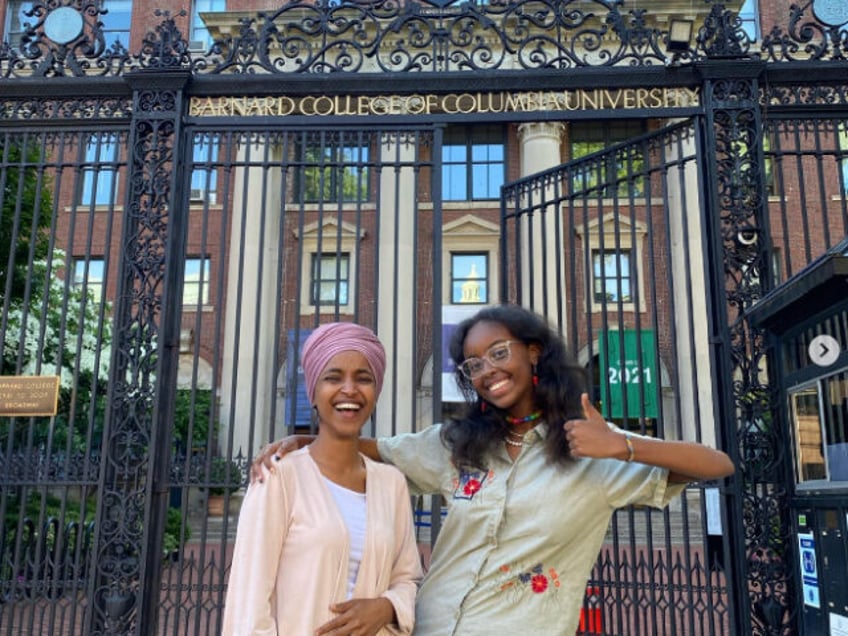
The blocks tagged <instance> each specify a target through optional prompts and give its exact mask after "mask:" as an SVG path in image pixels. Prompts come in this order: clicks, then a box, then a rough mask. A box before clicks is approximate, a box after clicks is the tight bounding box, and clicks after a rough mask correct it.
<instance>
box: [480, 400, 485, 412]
mask: <svg viewBox="0 0 848 636" xmlns="http://www.w3.org/2000/svg"><path fill="white" fill-rule="evenodd" d="M480 412H481V413H485V412H486V403H485V402H483V401H482V400H480Z"/></svg>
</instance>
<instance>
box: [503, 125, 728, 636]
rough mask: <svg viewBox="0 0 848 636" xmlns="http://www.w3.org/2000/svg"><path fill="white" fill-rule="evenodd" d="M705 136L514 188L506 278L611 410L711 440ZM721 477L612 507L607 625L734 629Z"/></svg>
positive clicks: (656, 630)
mask: <svg viewBox="0 0 848 636" xmlns="http://www.w3.org/2000/svg"><path fill="white" fill-rule="evenodd" d="M700 135H701V130H700V128H699V127H698V125H697V121H695V120H689V121H686V122H683V123H679V124H676V125H674V126H672V127H669V128H665V129H662V130H659V131H657V132H653V133H649V134H647V135H644V136H642V137H639V138H636V139H634V140H632V141H629V142H627V143H624V144H620V145H618V146H615V147H611V148H609V149H606V150H603V151H600V152H597V153H595V154H593V155H590V156H587V157H585V158H581V159H577V160H574V161H571V162H568V163H566V164H564V165H562V166H560V167H558V168H555V169H551V170H548V171H546V172H543V173H540V174H537V175H532V176H529V177H526V178H523V179H521V180H519V181H517V182H515V183H512V184H509V185H508V186H506V187H505V188H504V214H503V216H504V220H505V223H504V232H503V245H504V248H503V254H504V258H503V279H504V280H505V281H507V282H508V284H507V285H505V287H506V298H507V299H508V300H509V301H511V302H518V303H521V304H523V305H528V306H531V307H535V308H536V309H537V310H538V311H540V312H542V313H544V314H545V315H547V316H549V317H550V318H551V319H552V320H554V321H555V322H556V324H557V325H558V327H559V329H560V331H561V332H562V333H563V335H564V336H565V337H566V339H567V342H568V343H569V344H570V348H571V350H572V351H573V353H574V355H575V356H576V357H577V358H578V359H579V361H580V362H581V364H583V365H585V366H586V368H587V369H588V370H589V375H590V377H592V378H593V379H594V383H593V384H594V386H595V396H594V398H595V400H596V401H597V402H598V403H599V404H600V405H601V409H602V411H603V412H604V414H605V416H606V417H607V418H608V419H610V420H614V421H615V422H616V424H618V425H619V426H621V427H622V428H625V429H630V430H634V431H637V432H640V433H643V434H651V435H658V436H660V437H663V438H666V439H697V440H698V441H703V442H705V443H708V444H711V445H715V444H716V441H717V440H716V434H717V431H716V430H715V425H714V423H715V422H716V421H717V419H718V418H717V417H716V416H715V414H714V413H712V412H711V409H712V408H713V404H714V403H715V402H714V401H713V400H709V399H705V397H704V396H711V395H715V394H716V389H715V387H714V386H713V378H714V373H713V371H712V369H713V361H712V360H711V357H710V354H709V342H710V338H709V325H708V322H707V320H706V315H705V307H704V303H705V301H706V299H705V297H704V296H703V293H702V290H703V289H704V288H705V287H706V282H705V279H706V276H707V272H706V270H705V265H706V258H705V255H704V245H703V240H704V237H705V235H707V234H708V232H707V231H706V229H705V224H706V223H707V222H708V219H707V215H706V214H705V201H704V196H703V193H704V187H703V182H704V168H703V165H702V162H703V159H702V158H703V156H704V153H703V150H702V145H703V140H702V139H701V137H700ZM610 270H615V271H619V270H621V271H626V272H627V275H626V276H621V277H619V276H615V277H610V278H609V279H607V278H605V275H604V274H605V273H609V271H610ZM609 280H612V281H615V284H610V282H609ZM623 387H625V388H623ZM723 490H724V488H723V486H722V485H721V484H693V485H691V486H690V487H689V488H688V489H687V491H686V493H685V494H684V496H683V497H681V499H680V500H679V501H677V502H675V504H674V505H672V506H671V507H670V508H669V509H668V510H665V511H663V512H658V511H655V510H651V509H639V510H633V509H629V510H622V511H619V512H617V513H616V515H615V517H614V519H613V523H612V527H611V530H610V533H609V535H608V539H607V542H606V544H605V546H604V548H603V549H602V551H601V554H600V556H599V558H598V562H597V565H596V567H595V570H594V573H593V575H592V578H591V580H590V582H589V592H590V598H589V600H588V601H587V604H586V607H585V609H584V611H586V612H592V611H594V612H596V615H595V616H596V619H597V621H599V622H600V624H601V625H603V628H604V631H603V633H607V634H628V635H630V634H675V633H677V634H727V633H731V631H730V625H731V622H732V620H731V611H732V609H733V607H732V606H733V603H732V601H731V598H732V596H731V588H732V585H733V584H732V579H731V577H732V573H733V570H732V569H731V568H729V567H728V566H729V565H730V563H729V557H730V554H731V550H730V546H729V545H728V543H727V536H726V534H725V532H724V529H723V526H724V524H725V521H724V520H723V518H722V516H721V514H720V512H719V509H718V507H717V506H716V505H715V504H716V502H717V501H718V500H719V498H720V496H724V494H725V493H724V492H720V491H723ZM589 615H591V614H589Z"/></svg>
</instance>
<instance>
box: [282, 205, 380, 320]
mask: <svg viewBox="0 0 848 636" xmlns="http://www.w3.org/2000/svg"><path fill="white" fill-rule="evenodd" d="M295 236H296V237H297V239H298V240H299V241H301V242H302V245H301V248H300V251H301V254H302V258H303V261H302V263H301V266H300V268H299V271H300V285H299V287H300V296H299V303H298V306H299V309H298V311H299V312H300V313H301V314H304V315H306V314H308V313H311V312H315V313H317V314H345V315H352V314H353V313H354V312H356V309H357V307H356V303H355V302H354V299H355V298H356V297H357V295H356V294H357V291H356V276H355V274H356V272H358V271H359V269H358V268H359V267H360V265H359V262H358V258H359V254H361V252H362V246H361V245H360V241H363V240H364V239H365V230H364V229H363V228H362V227H361V226H359V225H354V224H352V223H347V222H344V221H342V222H339V220H338V219H337V218H330V217H329V216H324V217H323V218H322V220H321V221H317V222H314V223H307V224H306V225H305V226H304V227H303V229H302V230H301V231H299V232H296V233H295ZM322 294H324V296H323V297H322ZM335 298H338V299H339V302H338V304H334V303H335V300H334V299H335Z"/></svg>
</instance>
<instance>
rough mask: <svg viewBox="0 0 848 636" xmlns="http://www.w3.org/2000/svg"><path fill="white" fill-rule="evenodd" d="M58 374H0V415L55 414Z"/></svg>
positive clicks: (57, 400)
mask: <svg viewBox="0 0 848 636" xmlns="http://www.w3.org/2000/svg"><path fill="white" fill-rule="evenodd" d="M58 404H59V376H58V375H0V416H2V415H5V416H27V417H28V416H36V415H39V416H40V415H56V409H57V407H58Z"/></svg>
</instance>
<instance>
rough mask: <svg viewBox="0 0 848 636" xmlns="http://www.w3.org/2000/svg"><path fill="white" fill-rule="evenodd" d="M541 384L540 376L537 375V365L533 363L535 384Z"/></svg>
mask: <svg viewBox="0 0 848 636" xmlns="http://www.w3.org/2000/svg"><path fill="white" fill-rule="evenodd" d="M538 384H539V376H538V375H536V365H535V364H534V365H533V386H538Z"/></svg>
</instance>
